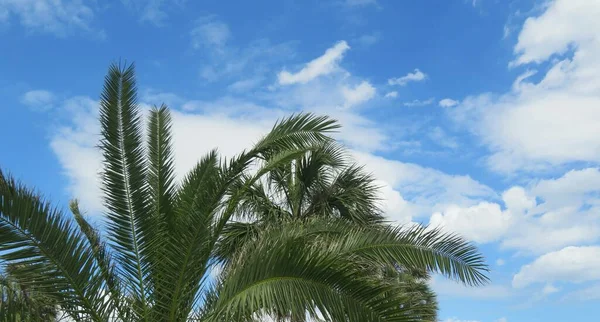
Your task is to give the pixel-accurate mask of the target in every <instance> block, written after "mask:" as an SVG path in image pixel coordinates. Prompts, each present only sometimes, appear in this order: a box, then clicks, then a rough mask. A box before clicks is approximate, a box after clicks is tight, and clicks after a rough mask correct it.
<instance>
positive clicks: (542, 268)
mask: <svg viewBox="0 0 600 322" xmlns="http://www.w3.org/2000/svg"><path fill="white" fill-rule="evenodd" d="M597 280H600V246H585V247H575V246H569V247H566V248H563V249H561V250H559V251H555V252H551V253H548V254H545V255H542V256H540V257H539V258H537V259H536V260H535V261H533V262H532V263H531V264H528V265H525V266H523V267H521V270H520V271H519V272H518V273H517V274H516V275H515V276H514V277H513V280H512V285H513V286H514V287H516V288H522V287H526V286H528V285H531V284H535V283H552V282H571V283H582V282H590V281H597Z"/></svg>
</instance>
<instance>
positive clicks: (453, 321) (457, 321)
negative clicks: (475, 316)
mask: <svg viewBox="0 0 600 322" xmlns="http://www.w3.org/2000/svg"><path fill="white" fill-rule="evenodd" d="M442 322H481V321H479V320H461V319H457V318H448V319H445V320H443V321H442Z"/></svg>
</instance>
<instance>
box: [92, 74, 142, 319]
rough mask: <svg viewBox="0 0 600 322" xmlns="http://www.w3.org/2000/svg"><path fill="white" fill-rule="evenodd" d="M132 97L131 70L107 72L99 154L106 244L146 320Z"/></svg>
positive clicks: (137, 126) (137, 133)
mask: <svg viewBox="0 0 600 322" xmlns="http://www.w3.org/2000/svg"><path fill="white" fill-rule="evenodd" d="M136 91H137V89H136V84H135V73H134V66H133V65H130V66H128V67H125V68H121V67H119V66H117V65H112V66H111V67H110V68H109V70H108V74H107V76H106V78H105V82H104V89H103V91H102V94H101V99H100V125H101V134H102V139H101V141H100V148H101V150H102V153H103V156H104V162H103V163H104V171H103V176H102V183H103V187H102V188H103V192H104V200H105V205H106V208H107V210H108V213H107V217H108V219H109V222H108V231H109V238H110V240H111V242H112V244H113V247H114V248H115V249H116V250H117V253H116V256H115V258H116V259H117V260H118V263H119V264H118V267H119V268H120V269H121V270H122V273H123V274H124V275H125V276H126V279H125V280H127V281H128V282H129V283H128V285H127V286H128V288H129V292H131V293H132V294H133V295H134V297H135V298H136V299H137V303H140V306H141V307H140V308H138V309H137V311H138V312H139V313H140V314H141V315H142V316H143V317H147V312H148V303H147V296H148V291H149V290H148V289H147V285H146V283H145V281H146V279H147V278H148V277H149V276H150V274H149V261H148V260H147V259H148V256H149V254H148V253H149V251H150V249H149V247H148V244H147V240H148V239H150V238H151V237H149V236H148V234H149V228H148V226H149V224H148V222H149V216H148V213H149V211H148V210H149V207H148V199H149V197H148V195H149V194H148V187H147V184H146V181H145V179H146V162H145V160H144V145H143V141H142V138H141V135H142V131H141V120H140V116H139V108H138V105H137V93H136Z"/></svg>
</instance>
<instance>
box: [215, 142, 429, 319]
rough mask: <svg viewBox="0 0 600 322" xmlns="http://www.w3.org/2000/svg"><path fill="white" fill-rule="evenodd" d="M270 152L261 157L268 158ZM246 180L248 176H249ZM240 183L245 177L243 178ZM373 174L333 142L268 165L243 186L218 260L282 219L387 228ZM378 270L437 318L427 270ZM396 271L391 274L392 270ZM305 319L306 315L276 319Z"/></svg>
mask: <svg viewBox="0 0 600 322" xmlns="http://www.w3.org/2000/svg"><path fill="white" fill-rule="evenodd" d="M269 157H270V155H265V158H266V159H267V160H269ZM248 180H250V178H248ZM242 182H243V180H242ZM378 188H379V187H378V186H377V185H376V184H375V178H374V177H373V176H371V175H370V174H368V173H366V172H365V171H364V170H363V168H362V167H361V166H359V165H357V164H355V163H353V162H352V161H351V158H350V156H349V154H348V153H347V152H346V151H345V149H344V148H343V147H342V146H340V145H339V144H337V143H336V142H335V141H333V140H329V141H325V142H323V144H322V145H320V146H318V147H317V148H316V149H314V150H311V151H308V152H307V153H306V154H304V155H301V156H300V157H298V158H296V159H294V160H290V161H289V162H287V163H285V164H281V165H280V166H279V167H277V168H274V169H272V170H271V171H270V172H269V173H268V174H267V175H266V176H265V178H264V179H263V180H260V181H256V182H255V183H254V184H253V185H251V187H250V189H247V190H245V192H244V194H243V195H242V200H241V201H240V206H239V207H238V213H237V216H236V219H238V221H237V222H231V223H228V224H227V225H226V227H225V230H224V237H223V238H222V240H221V242H220V244H219V247H220V248H222V250H221V251H220V253H221V254H222V256H223V257H222V258H221V260H222V263H223V264H224V265H227V264H228V259H227V258H226V256H234V255H233V254H235V250H236V249H237V248H241V247H243V245H245V244H246V243H247V242H248V240H250V239H253V238H259V236H260V235H261V230H262V228H263V227H272V225H273V224H274V223H281V222H286V221H300V222H302V221H305V220H307V219H312V218H332V219H339V220H343V221H346V222H348V223H353V224H355V225H359V226H364V225H373V226H381V227H384V228H385V225H384V224H385V222H384V217H383V215H382V210H381V209H380V207H379V201H380V200H379V197H378V194H377V192H378ZM388 268H389V267H383V268H380V269H381V270H382V278H385V279H387V280H388V281H390V282H391V281H395V282H397V283H399V287H406V288H407V290H406V291H407V292H408V293H410V294H412V296H413V300H412V302H411V303H412V305H413V306H414V305H422V306H424V307H426V308H429V309H430V310H431V312H430V313H429V314H428V315H430V316H433V317H434V318H433V320H436V315H437V301H436V298H435V293H433V292H432V290H431V289H430V287H429V285H428V284H427V279H428V278H429V276H428V275H427V274H426V271H425V270H414V269H412V270H407V269H405V268H402V267H397V268H396V269H392V270H390V269H388ZM394 272H395V273H394ZM276 319H278V320H286V319H288V320H291V321H304V320H305V316H304V314H302V316H296V317H281V316H280V317H276Z"/></svg>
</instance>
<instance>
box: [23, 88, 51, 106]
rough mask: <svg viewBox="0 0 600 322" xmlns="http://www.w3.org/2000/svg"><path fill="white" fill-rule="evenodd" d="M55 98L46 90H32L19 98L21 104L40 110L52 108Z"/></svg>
mask: <svg viewBox="0 0 600 322" xmlns="http://www.w3.org/2000/svg"><path fill="white" fill-rule="evenodd" d="M55 99H56V97H55V96H54V94H53V93H52V92H50V91H47V90H32V91H28V92H26V93H25V94H23V96H21V103H23V104H25V105H27V106H29V107H32V108H35V109H40V110H47V109H49V108H51V107H52V104H53V103H54V100H55Z"/></svg>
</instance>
